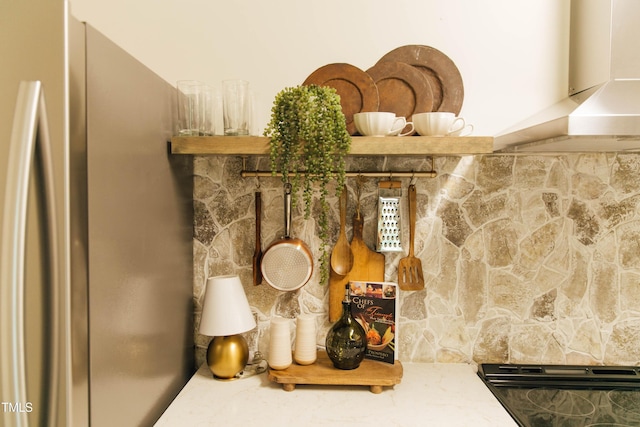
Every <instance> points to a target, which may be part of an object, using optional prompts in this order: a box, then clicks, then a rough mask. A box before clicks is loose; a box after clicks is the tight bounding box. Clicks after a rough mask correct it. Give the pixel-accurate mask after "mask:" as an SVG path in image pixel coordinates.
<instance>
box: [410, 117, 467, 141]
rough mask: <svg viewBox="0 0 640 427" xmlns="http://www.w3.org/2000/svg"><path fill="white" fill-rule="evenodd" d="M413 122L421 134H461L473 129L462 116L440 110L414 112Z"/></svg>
mask: <svg viewBox="0 0 640 427" xmlns="http://www.w3.org/2000/svg"><path fill="white" fill-rule="evenodd" d="M413 124H414V126H415V128H416V131H417V132H418V133H419V134H420V135H423V136H461V135H462V134H463V132H466V133H465V135H469V134H470V133H471V132H472V131H473V125H467V124H466V123H465V121H464V119H463V118H462V117H456V115H455V114H454V113H447V112H442V111H437V112H431V113H418V114H414V115H413Z"/></svg>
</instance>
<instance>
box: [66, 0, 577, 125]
mask: <svg viewBox="0 0 640 427" xmlns="http://www.w3.org/2000/svg"><path fill="white" fill-rule="evenodd" d="M70 2H71V10H72V14H73V15H74V16H75V17H76V18H78V19H80V20H83V21H87V22H88V23H90V24H91V25H92V26H94V27H95V28H97V29H98V30H99V31H101V32H102V33H104V34H105V35H107V36H108V37H109V38H111V39H112V40H114V41H115V42H116V43H118V44H119V45H120V46H121V47H123V48H124V49H125V50H127V51H128V52H129V53H131V54H132V55H134V56H135V57H137V58H138V59H139V60H140V61H142V62H143V63H145V64H146V65H147V66H148V67H149V68H151V69H153V70H154V71H155V72H156V73H158V74H159V75H160V76H162V77H163V78H165V79H166V80H167V81H169V82H172V83H174V84H175V81H177V80H180V79H198V80H203V81H207V82H209V83H211V84H213V85H216V86H219V85H220V81H221V80H223V79H228V78H243V79H246V80H249V81H250V82H251V85H252V88H253V91H254V93H255V96H256V109H257V115H258V122H259V123H258V125H259V127H260V128H262V127H264V125H265V124H266V122H267V120H268V117H269V114H270V108H271V103H272V101H273V97H274V96H275V94H276V93H277V92H278V91H280V90H281V89H282V88H284V87H287V86H295V85H298V84H300V83H302V81H304V79H305V78H306V77H307V76H308V75H309V74H311V73H312V72H313V71H314V70H315V69H317V68H319V67H321V66H323V65H325V64H329V63H333V62H347V63H350V64H353V65H355V66H357V67H360V68H362V69H367V68H369V67H371V66H372V65H374V64H375V62H376V61H377V60H378V58H380V57H381V56H382V55H384V54H385V53H387V52H388V51H390V50H392V49H394V48H396V47H399V46H403V45H406V44H424V45H429V46H433V47H435V48H437V49H439V50H441V51H442V52H444V53H445V54H446V55H448V56H449V57H450V58H451V59H452V60H453V61H454V62H455V63H456V65H457V67H458V68H459V70H460V73H461V74H462V78H463V80H464V89H465V100H464V105H463V107H462V111H461V115H463V116H465V118H466V119H467V121H468V122H470V123H473V124H474V125H475V134H476V135H495V134H497V133H499V132H500V131H502V130H503V129H505V128H507V127H510V126H511V125H513V124H514V123H516V122H518V121H520V120H522V119H524V118H527V117H528V116H530V115H531V114H533V113H535V112H537V111H539V110H540V109H542V108H544V107H546V106H548V105H550V104H552V103H554V102H555V101H557V100H559V99H561V98H563V97H564V96H565V95H566V87H567V62H568V11H569V7H568V6H569V0H393V1H390V0H387V1H383V0H322V1H316V2H315V3H314V2H312V1H304V0H271V1H259V0H253V1H252V0H232V1H224V2H223V1H221V0H133V1H132V0H70Z"/></svg>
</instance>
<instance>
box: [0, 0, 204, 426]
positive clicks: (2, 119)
mask: <svg viewBox="0 0 640 427" xmlns="http://www.w3.org/2000/svg"><path fill="white" fill-rule="evenodd" d="M69 8H70V6H69V4H68V3H67V2H66V1H63V0H0V64H1V66H0V203H1V204H2V211H1V216H0V221H2V222H1V223H0V227H2V228H1V229H0V230H1V233H2V234H1V235H0V243H1V245H2V246H1V248H0V257H1V259H0V261H1V263H0V280H1V282H0V375H1V376H0V382H1V385H2V388H1V389H0V425H2V426H4V427H13V426H20V427H24V426H56V427H58V426H92V427H97V426H110V427H111V426H119V427H122V426H146V425H152V424H153V423H154V422H155V421H156V420H157V418H158V417H159V416H160V415H161V414H162V412H163V411H164V409H165V408H166V407H167V406H168V405H169V404H170V402H171V400H172V399H173V398H174V397H175V395H176V394H177V393H178V392H179V391H180V389H181V388H182V387H183V385H184V384H185V383H186V382H187V381H188V379H189V377H190V376H191V374H192V373H193V370H194V367H193V363H194V362H193V327H192V323H193V321H192V318H193V314H192V313H193V310H192V301H193V298H192V274H193V273H192V272H193V262H192V258H193V256H192V224H193V208H192V201H191V200H192V162H191V160H190V159H188V156H174V157H172V156H171V155H170V154H169V152H168V144H167V141H168V140H169V138H170V137H171V134H172V131H173V123H174V120H173V117H174V104H175V99H176V94H175V88H174V87H173V86H172V85H170V84H168V83H167V82H165V81H164V80H163V79H161V78H160V77H158V76H157V75H155V74H154V73H153V72H151V71H150V70H149V69H147V68H146V67H144V66H143V65H142V64H141V63H139V62H138V61H136V60H135V59H134V58H133V57H131V56H130V55H129V54H127V53H126V52H125V51H123V50H122V49H120V48H119V47H117V46H116V45H115V44H114V43H112V42H111V41H109V40H108V39H107V38H106V37H104V36H103V35H101V34H100V33H99V32H98V31H96V30H95V29H93V28H92V27H91V26H90V25H87V24H83V23H80V22H78V21H77V20H75V19H74V18H73V17H72V16H71V14H70V12H69ZM168 60H169V59H168ZM23 254H24V256H23ZM23 283H24V287H23Z"/></svg>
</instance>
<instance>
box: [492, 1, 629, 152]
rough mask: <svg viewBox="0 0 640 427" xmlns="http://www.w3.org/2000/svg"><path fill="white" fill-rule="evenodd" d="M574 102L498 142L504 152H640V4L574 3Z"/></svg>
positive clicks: (560, 105) (571, 98)
mask: <svg viewBox="0 0 640 427" xmlns="http://www.w3.org/2000/svg"><path fill="white" fill-rule="evenodd" d="M570 28H571V33H570V56H569V91H568V93H569V97H568V98H566V99H564V100H562V101H560V102H558V103H557V104H555V105H553V106H551V107H550V108H549V109H547V110H544V111H542V112H541V113H539V114H536V115H534V116H533V117H531V118H529V119H527V120H525V121H524V122H522V123H519V124H517V125H516V126H514V127H512V128H510V129H507V130H506V131H505V132H504V133H502V134H500V135H497V136H496V137H495V147H496V149H497V150H500V151H512V152H514V151H515V152H518V151H526V152H571V151H633V150H638V151H640V1H639V0H572V2H571V27H570Z"/></svg>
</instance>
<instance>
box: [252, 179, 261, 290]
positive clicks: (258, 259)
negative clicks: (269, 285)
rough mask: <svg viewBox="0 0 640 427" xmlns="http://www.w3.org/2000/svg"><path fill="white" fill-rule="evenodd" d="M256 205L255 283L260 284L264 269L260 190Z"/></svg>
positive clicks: (256, 195) (256, 196)
mask: <svg viewBox="0 0 640 427" xmlns="http://www.w3.org/2000/svg"><path fill="white" fill-rule="evenodd" d="M255 198H256V200H255V205H256V249H255V251H254V252H253V284H254V285H259V284H261V283H262V270H261V266H260V264H262V241H261V239H260V234H261V231H262V229H261V220H262V197H261V196H260V192H259V191H256V194H255Z"/></svg>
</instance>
